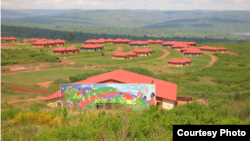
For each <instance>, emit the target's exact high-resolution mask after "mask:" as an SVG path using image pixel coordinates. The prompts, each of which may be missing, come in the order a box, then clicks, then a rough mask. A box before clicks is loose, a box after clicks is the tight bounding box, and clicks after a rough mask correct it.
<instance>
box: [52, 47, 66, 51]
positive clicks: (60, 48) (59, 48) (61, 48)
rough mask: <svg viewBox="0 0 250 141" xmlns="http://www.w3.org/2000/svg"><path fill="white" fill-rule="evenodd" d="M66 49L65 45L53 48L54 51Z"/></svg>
mask: <svg viewBox="0 0 250 141" xmlns="http://www.w3.org/2000/svg"><path fill="white" fill-rule="evenodd" d="M65 50H66V48H64V47H58V48H55V49H53V51H65Z"/></svg>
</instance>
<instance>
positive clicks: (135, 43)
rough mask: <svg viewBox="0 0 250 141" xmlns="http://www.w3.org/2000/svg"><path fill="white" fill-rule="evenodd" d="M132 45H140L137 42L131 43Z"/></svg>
mask: <svg viewBox="0 0 250 141" xmlns="http://www.w3.org/2000/svg"><path fill="white" fill-rule="evenodd" d="M129 44H130V45H138V43H137V41H132V42H130V43H129Z"/></svg>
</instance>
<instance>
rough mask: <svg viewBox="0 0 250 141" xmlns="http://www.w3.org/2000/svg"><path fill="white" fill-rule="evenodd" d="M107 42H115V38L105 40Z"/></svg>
mask: <svg viewBox="0 0 250 141" xmlns="http://www.w3.org/2000/svg"><path fill="white" fill-rule="evenodd" d="M105 41H106V42H113V41H114V40H113V39H110V38H109V39H107V40H105Z"/></svg>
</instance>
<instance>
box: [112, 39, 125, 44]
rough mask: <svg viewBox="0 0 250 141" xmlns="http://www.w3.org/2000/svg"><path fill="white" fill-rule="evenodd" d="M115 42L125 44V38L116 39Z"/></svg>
mask: <svg viewBox="0 0 250 141" xmlns="http://www.w3.org/2000/svg"><path fill="white" fill-rule="evenodd" d="M114 44H125V43H124V42H123V39H120V38H119V39H115V40H114Z"/></svg>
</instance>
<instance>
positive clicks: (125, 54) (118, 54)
mask: <svg viewBox="0 0 250 141" xmlns="http://www.w3.org/2000/svg"><path fill="white" fill-rule="evenodd" d="M112 56H128V54H127V53H124V52H117V53H114V54H112Z"/></svg>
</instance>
